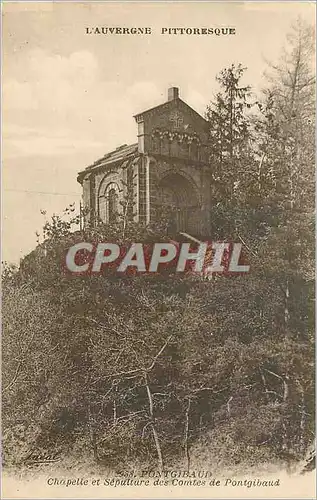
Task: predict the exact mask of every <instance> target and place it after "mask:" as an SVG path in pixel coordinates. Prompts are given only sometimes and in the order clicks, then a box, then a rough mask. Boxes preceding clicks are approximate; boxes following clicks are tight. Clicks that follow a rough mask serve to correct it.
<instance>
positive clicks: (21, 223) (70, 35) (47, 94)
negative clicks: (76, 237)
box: [2, 1, 315, 263]
mask: <svg viewBox="0 0 317 500" xmlns="http://www.w3.org/2000/svg"><path fill="white" fill-rule="evenodd" d="M298 16H301V17H302V18H304V19H306V20H308V21H311V22H312V23H313V22H314V19H315V4H314V2H307V3H305V2H293V3H291V2H286V1H281V2H269V3H268V2H267V3H264V2H236V3H233V2H226V1H222V2H218V3H213V2H201V3H199V2H173V3H171V2H153V3H150V2H139V3H138V2H116V3H115V2H113V3H112V2H105V3H94V2H89V3H83V2H82V3H80V2H65V1H64V2H61V3H57V2H38V3H31V2H30V3H28V2H19V3H18V2H16V3H15V2H12V3H5V5H3V7H2V25H3V32H2V51H3V62H2V82H3V85H2V89H3V90H2V166H3V169H2V243H3V244H2V260H5V261H9V262H13V263H18V262H19V260H20V258H22V257H23V256H24V255H26V254H27V253H29V252H30V251H31V250H32V249H34V247H35V246H36V235H35V233H36V231H41V228H42V226H43V224H44V222H45V217H46V218H49V217H50V216H51V215H52V214H53V213H56V214H61V213H62V211H63V210H64V209H65V208H66V207H67V206H68V205H69V204H70V203H72V202H75V203H76V206H77V207H78V206H79V201H80V199H81V186H80V184H78V183H77V180H76V177H77V173H78V171H80V170H83V169H84V168H85V167H87V166H88V165H90V164H91V163H93V162H94V161H95V160H96V159H98V158H100V157H101V156H103V155H104V154H105V153H106V152H108V151H110V150H111V149H114V148H116V147H118V146H120V145H121V144H129V143H134V142H137V135H136V134H137V127H136V123H135V120H134V118H133V115H134V114H137V113H139V112H141V111H143V110H145V109H148V108H151V107H153V106H156V105H158V104H161V103H163V102H165V101H166V100H167V89H168V87H171V86H176V87H179V89H180V97H181V98H182V99H183V100H184V101H186V102H187V103H188V104H189V105H190V106H192V107H193V108H194V109H195V110H196V111H198V112H199V113H201V114H203V113H204V111H205V108H206V105H207V104H208V102H209V101H210V100H211V99H212V98H213V96H214V94H215V92H217V90H218V88H217V84H216V82H215V76H216V74H217V73H219V71H220V70H221V69H223V68H224V67H226V66H228V65H230V64H231V63H242V64H243V65H244V66H246V67H247V68H248V70H247V72H246V74H245V82H246V83H248V84H250V85H252V86H253V87H254V88H255V89H256V90H257V91H260V90H261V88H262V87H263V86H264V85H265V80H264V78H263V72H264V71H265V69H266V68H267V62H266V61H268V60H269V61H273V62H274V61H276V60H277V59H278V57H279V54H280V53H281V49H282V47H283V45H284V44H285V36H286V34H287V32H288V31H289V28H290V26H291V24H292V22H293V21H294V20H296V18H297V17H298ZM96 26H99V27H101V26H118V27H151V29H152V34H151V35H144V36H142V35H89V34H86V28H87V27H96ZM162 27H197V28H203V27H207V28H210V27H233V28H235V30H236V35H232V36H219V37H216V36H213V35H162V34H161V33H160V31H161V28H162ZM41 210H45V211H46V212H47V215H46V216H43V215H42V214H41Z"/></svg>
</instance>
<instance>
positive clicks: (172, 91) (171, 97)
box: [167, 87, 179, 101]
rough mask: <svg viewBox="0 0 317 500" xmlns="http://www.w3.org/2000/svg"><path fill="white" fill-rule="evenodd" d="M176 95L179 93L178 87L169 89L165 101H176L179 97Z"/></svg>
mask: <svg viewBox="0 0 317 500" xmlns="http://www.w3.org/2000/svg"><path fill="white" fill-rule="evenodd" d="M178 93H179V88H178V87H170V88H169V89H168V93H167V100H168V101H173V100H174V99H178V97H179V95H178Z"/></svg>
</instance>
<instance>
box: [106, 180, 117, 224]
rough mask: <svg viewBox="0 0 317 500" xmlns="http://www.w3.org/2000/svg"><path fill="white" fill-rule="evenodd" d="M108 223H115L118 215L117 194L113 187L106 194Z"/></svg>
mask: <svg viewBox="0 0 317 500" xmlns="http://www.w3.org/2000/svg"><path fill="white" fill-rule="evenodd" d="M107 205H108V210H107V212H108V222H109V223H112V222H115V221H116V219H117V215H118V194H117V191H116V189H115V188H114V187H112V188H111V189H109V191H108V192H107Z"/></svg>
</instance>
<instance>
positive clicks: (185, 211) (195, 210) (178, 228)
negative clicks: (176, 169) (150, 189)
mask: <svg viewBox="0 0 317 500" xmlns="http://www.w3.org/2000/svg"><path fill="white" fill-rule="evenodd" d="M158 201H159V204H160V205H161V206H162V208H163V209H164V210H165V211H166V212H167V213H168V214H169V218H170V230H171V232H172V233H175V232H194V233H196V232H197V223H199V221H198V220H197V219H199V200H198V196H197V193H196V189H195V187H194V186H193V185H192V183H191V182H190V181H188V180H187V179H186V178H185V177H184V176H183V175H181V174H178V173H171V174H168V175H166V176H165V177H164V178H163V179H162V180H161V182H160V183H159V190H158Z"/></svg>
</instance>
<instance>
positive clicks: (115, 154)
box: [78, 143, 138, 182]
mask: <svg viewBox="0 0 317 500" xmlns="http://www.w3.org/2000/svg"><path fill="white" fill-rule="evenodd" d="M137 154H138V144H137V143H135V144H130V145H128V144H122V146H119V147H118V148H116V149H114V150H113V151H110V153H106V154H105V155H104V156H103V157H102V158H99V160H96V161H95V162H94V163H93V164H92V165H89V166H88V167H86V168H85V169H84V170H82V171H81V172H79V174H78V181H79V182H81V181H82V179H83V177H84V176H85V175H86V174H87V173H89V172H91V171H92V170H95V169H98V168H100V167H103V166H105V165H109V164H111V163H119V162H122V161H125V160H129V159H130V158H133V157H135V156H137Z"/></svg>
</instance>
